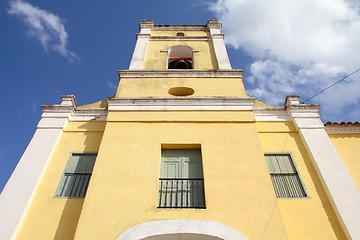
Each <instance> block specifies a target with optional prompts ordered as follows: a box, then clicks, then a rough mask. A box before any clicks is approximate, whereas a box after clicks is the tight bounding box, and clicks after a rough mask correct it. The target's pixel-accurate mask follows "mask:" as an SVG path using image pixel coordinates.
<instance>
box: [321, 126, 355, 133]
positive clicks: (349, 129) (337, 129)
mask: <svg viewBox="0 0 360 240" xmlns="http://www.w3.org/2000/svg"><path fill="white" fill-rule="evenodd" d="M325 131H326V132H327V133H328V134H359V133H360V126H346V125H325Z"/></svg>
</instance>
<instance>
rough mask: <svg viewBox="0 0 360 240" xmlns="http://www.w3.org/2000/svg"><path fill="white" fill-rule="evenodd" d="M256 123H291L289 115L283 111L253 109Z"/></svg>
mask: <svg viewBox="0 0 360 240" xmlns="http://www.w3.org/2000/svg"><path fill="white" fill-rule="evenodd" d="M254 116H255V119H256V121H257V122H285V121H291V117H290V115H289V113H288V112H287V111H286V110H284V109H256V108H255V109H254Z"/></svg>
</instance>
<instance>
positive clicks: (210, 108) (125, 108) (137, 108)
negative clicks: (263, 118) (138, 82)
mask: <svg viewBox="0 0 360 240" xmlns="http://www.w3.org/2000/svg"><path fill="white" fill-rule="evenodd" d="M109 110H110V111H251V110H252V108H251V107H250V106H111V107H109Z"/></svg>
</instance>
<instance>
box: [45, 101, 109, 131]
mask: <svg viewBox="0 0 360 240" xmlns="http://www.w3.org/2000/svg"><path fill="white" fill-rule="evenodd" d="M61 100H62V102H61V104H52V105H42V106H41V109H42V111H43V114H42V116H41V120H40V122H39V125H38V127H40V128H53V127H52V125H54V124H55V125H54V127H55V126H56V123H55V121H60V120H57V119H59V118H62V119H64V118H66V119H67V120H69V121H104V120H106V116H107V109H106V108H78V107H77V104H76V99H75V96H74V95H65V96H61ZM49 119H50V121H49ZM43 122H46V124H45V125H44V124H43ZM50 122H52V123H51V124H49V123H50Z"/></svg>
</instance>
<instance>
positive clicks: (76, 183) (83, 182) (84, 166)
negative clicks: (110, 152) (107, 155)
mask: <svg viewBox="0 0 360 240" xmlns="http://www.w3.org/2000/svg"><path fill="white" fill-rule="evenodd" d="M95 159H96V154H93V153H72V154H71V156H70V159H69V160H68V163H67V165H66V167H65V171H64V173H63V176H62V177H61V180H60V183H59V186H58V188H57V190H56V193H55V196H56V197H70V198H83V197H85V195H86V191H87V188H88V185H89V181H90V178H91V174H92V170H93V168H94V164H95Z"/></svg>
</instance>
